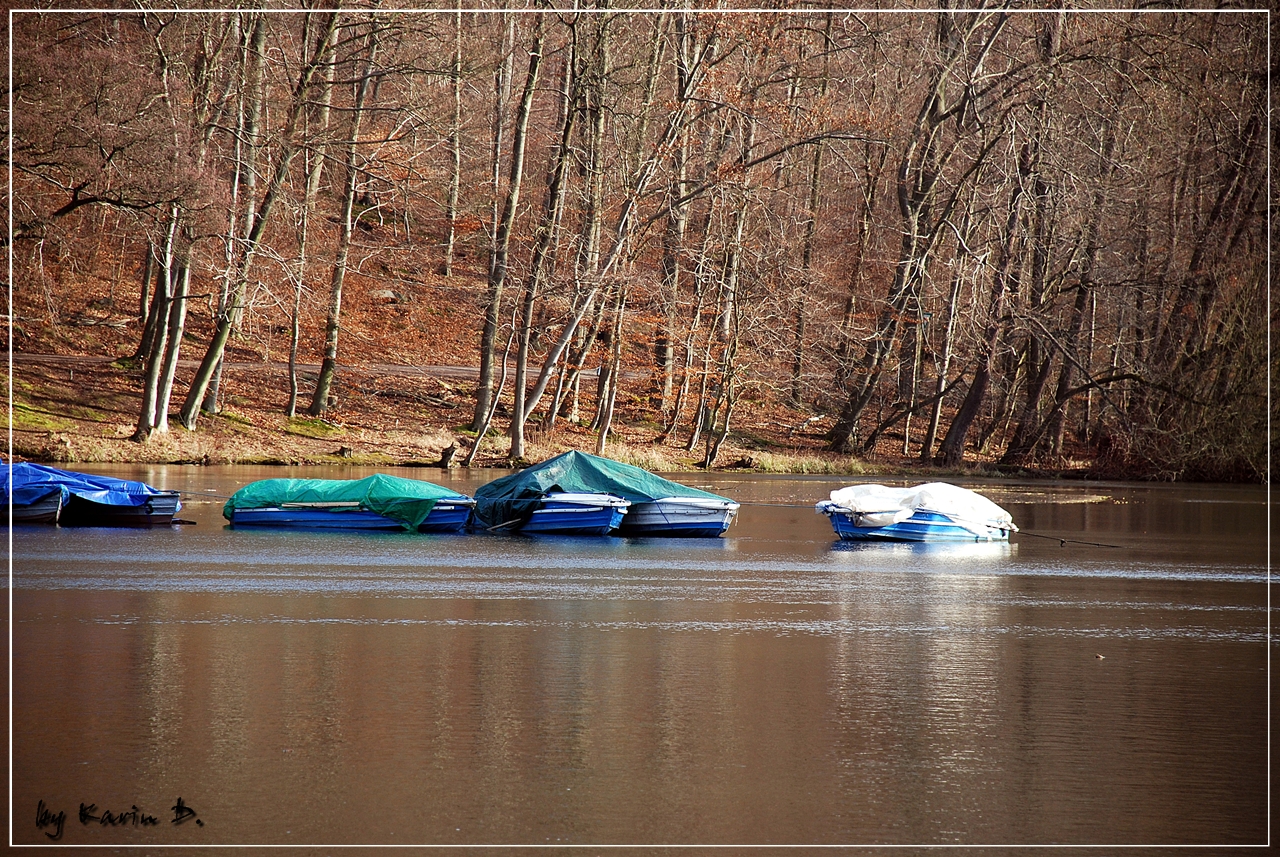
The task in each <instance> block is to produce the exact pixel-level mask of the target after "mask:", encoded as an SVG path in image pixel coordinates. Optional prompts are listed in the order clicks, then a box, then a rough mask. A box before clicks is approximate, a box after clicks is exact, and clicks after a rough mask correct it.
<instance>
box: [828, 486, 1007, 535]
mask: <svg viewBox="0 0 1280 857" xmlns="http://www.w3.org/2000/svg"><path fill="white" fill-rule="evenodd" d="M824 506H825V507H827V508H830V506H834V507H835V508H836V509H837V510H838V511H845V512H856V513H859V514H861V515H862V518H861V523H862V525H863V526H872V527H887V526H889V525H890V524H894V523H898V522H900V521H905V520H906V519H907V518H910V517H911V516H912V515H913V514H914V513H915V511H916V510H917V509H924V510H926V511H929V512H938V513H941V514H943V515H947V516H948V517H950V518H952V519H954V520H955V521H956V523H959V524H965V523H970V522H971V523H975V524H985V525H987V526H992V527H998V528H1001V529H1007V530H1014V531H1016V530H1017V527H1015V526H1014V525H1013V516H1011V515H1010V514H1009V513H1008V512H1006V511H1005V510H1004V509H1002V508H1000V507H999V506H997V505H996V504H995V503H992V502H991V501H990V500H988V499H987V498H986V497H983V496H982V495H981V494H976V493H974V492H973V491H970V490H969V489H968V488H961V487H960V486H958V485H951V484H949V483H946V482H928V483H925V484H924V485H914V486H912V487H910V488H890V487H888V486H887V485H874V484H870V485H850V486H849V487H848V488H838V489H836V490H835V491H832V492H831V500H830V506H828V504H826V503H823V504H819V508H820V509H822V508H823V507H824Z"/></svg>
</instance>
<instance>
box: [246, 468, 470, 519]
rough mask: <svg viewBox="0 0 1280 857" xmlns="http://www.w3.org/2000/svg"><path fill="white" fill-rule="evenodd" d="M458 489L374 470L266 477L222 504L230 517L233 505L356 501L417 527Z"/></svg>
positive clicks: (351, 502) (251, 505) (258, 505)
mask: <svg viewBox="0 0 1280 857" xmlns="http://www.w3.org/2000/svg"><path fill="white" fill-rule="evenodd" d="M458 496H460V495H459V494H458V492H457V491H453V490H450V489H448V488H444V487H441V486H439V485H436V484H434V483H432V482H424V481H422V480H421V479H404V478H402V477H399V476H388V475H386V474H384V473H375V474H374V475H372V476H366V477H365V478H364V479H263V480H261V481H259V482H251V483H249V484H248V485H246V486H244V487H243V488H241V489H240V490H239V491H237V492H236V493H235V494H233V495H231V499H229V500H227V502H226V505H224V506H223V507H222V517H224V518H226V519H227V520H228V521H229V520H231V512H232V510H234V509H261V508H264V507H268V506H280V505H283V504H285V503H322V504H326V505H335V506H337V505H340V504H355V505H359V506H360V507H361V508H363V509H368V510H369V511H371V512H377V513H378V514H379V515H385V516H386V517H388V518H391V519H392V520H395V521H400V522H402V523H403V524H404V525H405V529H407V530H417V529H418V526H419V525H420V524H421V523H422V521H423V520H424V519H425V518H426V517H427V515H429V514H431V509H432V508H433V507H434V506H435V504H436V501H437V500H441V499H443V498H445V497H458Z"/></svg>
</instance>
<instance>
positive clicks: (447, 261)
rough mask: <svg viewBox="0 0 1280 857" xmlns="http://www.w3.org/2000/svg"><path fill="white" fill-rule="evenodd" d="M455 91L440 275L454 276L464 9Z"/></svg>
mask: <svg viewBox="0 0 1280 857" xmlns="http://www.w3.org/2000/svg"><path fill="white" fill-rule="evenodd" d="M449 77H450V82H451V88H452V90H453V121H452V123H451V124H450V126H449V195H448V199H447V201H446V203H445V212H444V219H445V233H444V260H443V261H442V262H441V263H440V275H441V276H444V277H451V276H453V245H454V242H455V241H456V240H457V224H458V194H459V192H460V190H461V188H462V10H461V9H459V10H458V11H457V12H455V13H454V19H453V64H452V66H451V67H450V69H449Z"/></svg>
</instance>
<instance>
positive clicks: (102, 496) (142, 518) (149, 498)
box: [5, 462, 182, 527]
mask: <svg viewBox="0 0 1280 857" xmlns="http://www.w3.org/2000/svg"><path fill="white" fill-rule="evenodd" d="M7 470H8V472H7V473H6V477H7V478H6V480H5V500H6V501H7V503H8V505H9V507H10V509H11V514H12V516H13V517H12V520H13V522H14V523H25V524H60V525H61V526H64V527H156V526H166V525H168V524H171V523H173V516H174V515H175V514H177V512H178V510H179V509H181V508H182V503H181V501H180V499H179V494H178V492H177V491H162V490H160V489H158V488H153V487H152V486H150V485H148V484H146V483H145V482H138V481H135V480H131V479H117V478H115V477H112V476H99V475H96V474H91V473H79V472H76V471H73V470H61V469H59V468H56V467H49V466H47V465H43V464H32V463H30V462H17V463H14V464H13V465H11V467H9V468H7Z"/></svg>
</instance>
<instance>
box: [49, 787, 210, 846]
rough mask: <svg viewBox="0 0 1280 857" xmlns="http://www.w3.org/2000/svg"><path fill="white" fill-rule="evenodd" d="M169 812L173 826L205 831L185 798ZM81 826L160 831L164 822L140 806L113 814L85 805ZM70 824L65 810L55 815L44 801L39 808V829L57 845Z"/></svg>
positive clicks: (83, 806)
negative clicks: (154, 828)
mask: <svg viewBox="0 0 1280 857" xmlns="http://www.w3.org/2000/svg"><path fill="white" fill-rule="evenodd" d="M169 810H170V812H172V813H173V817H172V818H170V819H169V823H170V824H186V823H187V822H188V821H194V822H195V823H196V826H197V827H204V822H203V821H201V820H200V818H199V816H198V815H197V814H196V811H195V810H194V809H192V808H191V807H190V806H188V805H187V804H185V803H184V802H183V800H182V798H181V797H179V798H178V800H177V802H176V803H174V805H173V806H171V807H169ZM80 823H81V824H82V825H89V824H97V825H100V826H102V827H157V826H159V824H160V819H159V818H158V817H157V816H154V815H151V814H150V813H148V812H144V811H143V810H141V809H139V808H138V806H137V804H134V805H133V806H132V807H130V808H129V809H126V810H124V811H123V812H112V811H111V810H109V809H104V810H99V809H98V805H97V804H96V803H82V804H80ZM66 824H67V813H66V811H65V810H59V811H58V812H54V811H53V810H52V809H50V808H49V807H48V805H46V804H45V802H44V801H43V800H42V801H40V802H39V803H38V804H37V805H36V829H37V830H40V831H42V832H43V833H44V835H45V836H47V837H49V838H50V839H53V840H55V841H56V840H59V839H61V838H62V834H63V832H64V831H65V829H66Z"/></svg>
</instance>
